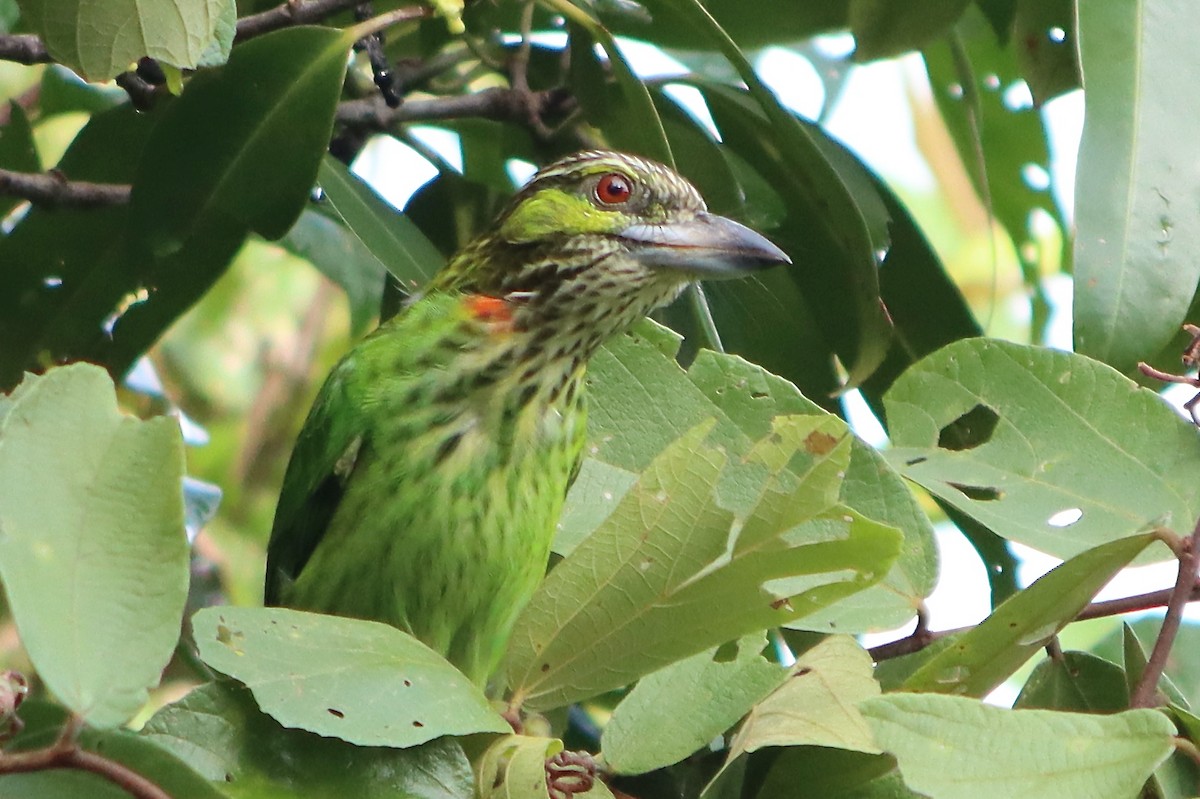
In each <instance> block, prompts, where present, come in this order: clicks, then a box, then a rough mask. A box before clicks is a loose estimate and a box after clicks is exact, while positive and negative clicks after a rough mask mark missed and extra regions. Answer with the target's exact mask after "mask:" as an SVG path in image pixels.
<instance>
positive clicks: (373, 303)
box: [279, 209, 387, 336]
mask: <svg viewBox="0 0 1200 799" xmlns="http://www.w3.org/2000/svg"><path fill="white" fill-rule="evenodd" d="M279 244H280V245H281V246H282V247H284V248H285V249H286V250H288V251H289V252H291V253H294V254H295V255H298V256H300V257H301V258H304V259H305V260H307V261H308V262H309V263H311V264H312V265H313V266H314V267H316V268H317V271H319V272H320V273H321V274H323V275H325V277H327V278H329V279H330V280H332V281H333V282H334V283H337V284H338V285H339V286H341V287H342V290H343V291H345V292H346V300H347V301H348V302H349V304H350V332H351V335H354V336H360V335H362V334H363V333H365V332H366V331H367V327H368V326H369V325H370V324H371V320H372V319H374V318H375V317H376V315H377V314H378V313H379V302H380V300H382V299H383V281H384V276H385V275H386V274H387V271H386V270H385V269H384V267H383V264H381V263H380V262H379V259H378V258H376V257H375V256H374V255H372V254H371V252H370V250H368V249H367V248H366V247H364V246H363V243H362V240H361V239H359V238H358V237H357V236H355V235H354V233H353V232H351V231H350V230H349V229H348V228H347V227H346V226H345V225H344V224H341V223H340V222H338V221H336V220H334V219H332V218H330V217H328V216H326V215H325V214H322V213H319V212H317V211H313V210H311V209H305V210H304V212H303V213H301V214H300V218H299V219H297V220H296V224H295V225H293V226H292V229H291V230H289V231H288V232H287V235H286V236H284V237H283V238H282V239H280V240H279Z"/></svg>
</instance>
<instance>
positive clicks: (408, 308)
mask: <svg viewBox="0 0 1200 799" xmlns="http://www.w3.org/2000/svg"><path fill="white" fill-rule="evenodd" d="M790 263H791V261H790V259H789V258H788V256H787V255H786V254H785V253H784V252H783V251H782V250H780V249H779V248H778V247H777V246H775V245H774V244H772V243H771V242H770V241H769V240H767V239H766V238H765V237H764V236H762V235H761V234H759V233H757V232H755V231H753V230H751V229H750V228H748V227H745V226H744V225H741V224H740V223H737V222H735V221H733V220H731V219H728V218H726V217H723V216H719V215H716V214H713V213H710V212H709V211H708V210H707V208H706V206H705V203H704V200H703V199H702V198H701V195H700V193H699V192H698V191H697V190H696V189H695V188H694V187H693V186H692V184H691V183H689V182H688V181H687V180H686V179H684V178H683V177H681V176H680V175H679V174H678V173H676V172H675V171H674V170H672V169H670V168H668V167H666V166H664V165H663V164H660V163H657V162H654V161H650V160H647V159H645V158H641V157H638V156H634V155H629V154H624V153H618V152H611V151H600V150H589V151H584V152H579V153H576V154H573V155H569V156H567V157H565V158H562V159H561V160H558V161H556V162H554V163H552V164H549V165H548V166H546V167H544V168H543V169H541V170H540V171H538V172H537V173H536V174H535V175H534V177H533V178H532V179H531V180H530V181H529V183H528V184H526V185H525V187H524V188H522V189H521V190H520V191H518V192H517V193H516V194H515V195H514V196H513V198H512V199H511V201H510V202H509V203H508V204H507V205H506V206H505V208H504V209H503V210H502V211H501V213H500V214H499V216H498V217H497V218H496V219H495V221H494V222H493V223H492V224H491V226H490V227H489V228H487V229H486V230H485V231H483V232H482V233H481V234H479V235H478V236H477V237H476V238H474V239H473V240H472V241H471V242H470V243H468V244H467V245H466V246H465V247H463V248H462V249H461V250H460V251H459V252H458V253H457V254H455V255H454V256H452V257H451V258H450V260H449V261H448V262H447V264H446V265H445V266H444V267H443V268H442V269H441V270H440V271H439V272H438V273H437V274H436V275H435V276H434V278H433V279H432V280H431V281H430V283H429V285H428V286H427V287H426V288H425V290H424V291H423V292H421V293H419V294H414V295H413V296H412V297H410V298H409V300H408V301H407V303H406V304H405V306H404V307H403V308H402V310H401V311H400V312H399V313H398V314H397V315H395V316H393V317H392V318H390V319H389V320H387V321H385V322H384V323H382V324H381V325H380V326H379V327H378V328H377V329H376V330H375V331H374V332H372V333H371V334H369V335H368V336H367V337H365V338H364V339H363V340H362V341H360V342H359V343H358V344H356V345H355V346H354V347H352V348H351V350H350V351H349V352H348V354H347V355H346V356H345V357H343V358H342V360H341V361H340V362H339V363H338V364H337V365H336V366H335V367H334V368H333V370H332V371H331V373H330V374H329V376H328V378H327V379H326V381H325V383H324V385H323V386H322V388H321V389H320V391H319V393H318V395H317V398H316V400H315V401H314V403H313V406H312V409H311V410H310V412H309V414H308V417H307V419H306V421H305V422H304V425H303V427H302V429H301V431H300V433H299V436H298V438H297V441H296V444H295V447H294V449H293V452H292V455H291V458H290V460H289V462H288V465H287V469H286V472H285V476H284V481H283V487H282V489H281V491H280V497H279V502H278V505H277V508H276V513H275V520H274V525H273V527H272V530H271V536H270V540H269V543H268V547H267V569H266V579H265V595H264V598H265V603H266V604H267V605H275V606H284V607H290V608H295V609H300V610H308V611H315V612H320V613H328V614H334V615H340V616H349V617H355V618H362V619H369V620H375V621H381V622H385V623H387V624H390V625H393V626H395V627H397V628H399V629H401V630H403V631H404V632H406V633H408V634H410V635H412V636H413V637H415V638H417V639H418V640H420V641H421V642H423V643H424V644H425V645H427V646H429V647H430V648H432V649H433V650H434V651H436V652H437V653H439V654H440V655H442V656H443V657H445V658H446V659H447V660H448V661H449V662H450V663H451V664H453V665H454V666H455V667H457V668H458V669H459V670H460V671H461V672H462V673H463V674H465V675H466V676H467V678H468V679H470V680H471V681H472V682H474V683H475V684H476V685H478V686H480V687H486V686H487V683H488V680H489V678H491V677H492V676H493V675H494V672H495V671H496V670H497V668H498V666H499V664H500V662H501V660H502V657H503V654H504V652H505V649H506V645H507V641H508V638H509V636H510V634H511V631H512V629H513V625H514V623H515V621H516V619H517V615H518V614H519V613H520V611H521V609H522V608H523V607H524V605H525V604H526V603H527V601H528V600H529V599H530V597H531V596H532V594H533V592H534V590H535V589H536V587H537V585H538V584H539V582H540V581H541V579H542V578H543V577H544V575H545V571H546V568H547V564H548V560H549V557H550V547H551V543H552V540H553V538H554V532H555V529H556V525H557V523H558V519H559V515H560V513H561V512H562V508H563V504H564V500H565V498H566V495H567V490H568V488H569V487H570V485H571V483H572V481H573V479H574V477H575V475H576V474H577V473H578V471H579V467H580V464H581V462H582V457H583V451H584V443H585V437H586V433H587V423H586V397H585V383H584V377H585V374H586V369H587V363H588V359H589V358H591V356H592V355H593V354H595V353H596V351H597V350H598V349H599V348H600V347H601V345H602V344H603V343H604V342H605V341H606V340H607V339H609V338H611V337H612V336H614V335H615V334H617V333H619V332H621V331H624V330H627V329H628V328H629V327H630V326H632V325H633V324H634V323H635V322H636V321H637V320H639V319H640V318H642V317H643V316H645V315H646V314H647V313H649V312H650V311H652V310H653V309H655V308H657V307H660V306H662V305H664V304H666V303H668V302H670V301H671V300H673V299H674V298H675V297H676V296H678V295H679V294H680V292H681V291H683V289H684V288H686V287H687V286H688V285H689V284H690V283H692V282H693V281H695V280H697V279H704V278H727V277H739V276H742V275H745V274H748V273H750V272H752V271H754V270H756V269H759V268H764V267H768V266H772V265H776V264H790Z"/></svg>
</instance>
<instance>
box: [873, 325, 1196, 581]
mask: <svg viewBox="0 0 1200 799" xmlns="http://www.w3.org/2000/svg"><path fill="white" fill-rule="evenodd" d="M884 405H885V407H886V408H887V415H888V420H889V422H890V425H891V433H892V443H893V444H894V447H893V448H892V449H890V450H888V451H887V452H886V453H885V457H886V458H887V459H888V460H889V461H890V462H891V464H892V466H893V467H895V468H896V469H897V470H899V471H900V472H901V473H902V474H903V475H904V476H906V477H908V478H909V479H911V480H913V481H914V482H916V483H918V484H920V485H921V486H923V487H924V488H925V489H926V490H928V491H929V492H930V493H932V494H934V495H935V496H937V497H939V498H941V499H943V500H945V501H946V502H947V503H949V504H950V505H952V506H953V507H955V508H958V509H959V510H961V511H962V512H963V513H965V514H967V515H968V516H971V517H972V518H974V519H975V520H976V521H978V522H980V523H981V524H983V525H985V526H986V527H988V528H990V529H991V530H993V531H994V532H996V533H997V534H998V535H1000V536H1002V537H1004V538H1007V539H1009V540H1012V541H1019V542H1020V543H1022V544H1027V545H1029V546H1032V547H1036V548H1037V549H1040V550H1042V551H1043V552H1048V553H1050V554H1052V555H1055V556H1057V557H1060V558H1069V557H1071V556H1072V555H1075V554H1078V553H1080V552H1082V551H1084V550H1087V549H1090V548H1092V547H1095V546H1097V545H1099V544H1102V543H1104V542H1106V541H1113V540H1115V539H1118V538H1122V537H1125V536H1129V535H1133V534H1135V533H1137V532H1139V531H1142V530H1146V529H1149V528H1151V527H1156V526H1166V527H1172V528H1175V529H1177V530H1184V529H1191V527H1192V525H1193V524H1194V523H1195V520H1196V517H1197V515H1200V482H1197V481H1196V480H1195V479H1194V475H1195V474H1197V472H1198V471H1200V448H1197V447H1196V434H1195V430H1194V429H1193V427H1192V425H1190V424H1188V423H1186V422H1184V421H1183V419H1181V418H1180V417H1179V415H1178V414H1176V413H1175V412H1174V411H1173V410H1172V409H1171V408H1170V407H1169V406H1167V404H1166V403H1165V402H1163V400H1162V399H1161V398H1160V397H1159V396H1158V395H1156V394H1154V393H1153V392H1151V391H1148V390H1146V389H1143V388H1138V386H1137V385H1136V384H1135V383H1133V381H1131V380H1129V379H1127V378H1125V377H1123V376H1122V375H1120V374H1119V373H1117V372H1116V371H1115V370H1113V369H1112V368H1111V367H1108V366H1105V365H1104V364H1102V363H1098V362H1096V361H1093V360H1091V359H1090V358H1085V357H1084V356H1082V355H1075V354H1072V353H1069V352H1060V351H1057V350H1050V349H1045V348H1042V347H1032V346H1024V345H1020V344H1011V343H1008V342H1004V341H997V340H991V339H968V340H965V341H959V342H955V343H954V344H951V345H949V346H947V347H943V348H942V349H940V350H938V351H937V352H935V353H934V354H933V355H930V356H929V357H927V358H925V359H923V360H921V361H920V362H918V363H916V364H915V365H913V366H912V367H911V368H910V369H908V371H906V372H905V373H904V374H903V375H902V376H901V377H900V379H899V380H897V381H896V383H895V385H894V386H892V388H891V390H889V391H888V392H887V394H886V395H885V396H884ZM1130 419H1136V420H1138V423H1137V424H1136V425H1131V424H1130V423H1129V420H1130ZM1154 554H1155V555H1156V556H1157V557H1166V556H1167V554H1168V551H1167V549H1166V548H1165V547H1156V548H1155V550H1154Z"/></svg>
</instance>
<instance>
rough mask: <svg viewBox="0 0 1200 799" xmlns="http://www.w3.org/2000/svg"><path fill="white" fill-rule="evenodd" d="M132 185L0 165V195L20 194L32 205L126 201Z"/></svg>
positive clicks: (83, 205)
mask: <svg viewBox="0 0 1200 799" xmlns="http://www.w3.org/2000/svg"><path fill="white" fill-rule="evenodd" d="M130 191H131V187H130V186H128V185H126V184H123V183H91V182H88V181H84V180H67V179H66V178H65V177H63V175H62V174H60V173H58V172H47V173H45V174H34V173H32V172H13V171H10V170H7V169H0V196H8V197H21V198H22V199H25V200H29V201H30V202H31V203H33V204H35V205H45V206H49V207H52V208H54V207H58V208H97V207H101V206H108V205H124V204H125V203H127V202H129V193H130Z"/></svg>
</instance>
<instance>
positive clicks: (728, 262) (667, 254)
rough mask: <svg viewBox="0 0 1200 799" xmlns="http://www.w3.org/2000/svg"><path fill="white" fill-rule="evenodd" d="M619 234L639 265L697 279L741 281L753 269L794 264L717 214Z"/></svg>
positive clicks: (634, 227) (633, 228) (760, 238)
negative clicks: (691, 274)
mask: <svg viewBox="0 0 1200 799" xmlns="http://www.w3.org/2000/svg"><path fill="white" fill-rule="evenodd" d="M618 235H619V236H620V237H621V238H623V239H625V240H626V241H628V242H629V243H630V255H632V256H633V257H634V258H635V259H637V260H638V261H639V262H641V263H642V264H644V265H646V266H654V267H665V268H668V269H678V270H679V271H681V272H692V273H694V274H696V275H697V276H698V277H740V276H741V273H743V272H746V271H748V270H751V269H761V268H763V267H768V266H774V265H776V264H790V263H791V262H792V259H791V258H788V257H787V253H785V252H784V251H783V250H781V249H779V248H778V247H776V246H775V245H774V244H772V243H771V242H769V241H767V240H766V238H765V237H763V236H762V235H760V234H758V233H755V232H754V231H753V230H751V229H750V228H748V227H746V226H745V225H742V224H739V223H737V222H734V221H733V220H732V219H726V218H725V217H723V216H717V215H716V214H709V213H701V214H697V215H696V216H695V218H693V219H690V220H688V221H686V222H670V223H668V224H665V225H630V226H629V227H627V228H625V229H624V230H622V231H621V232H620V233H619V234H618Z"/></svg>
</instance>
